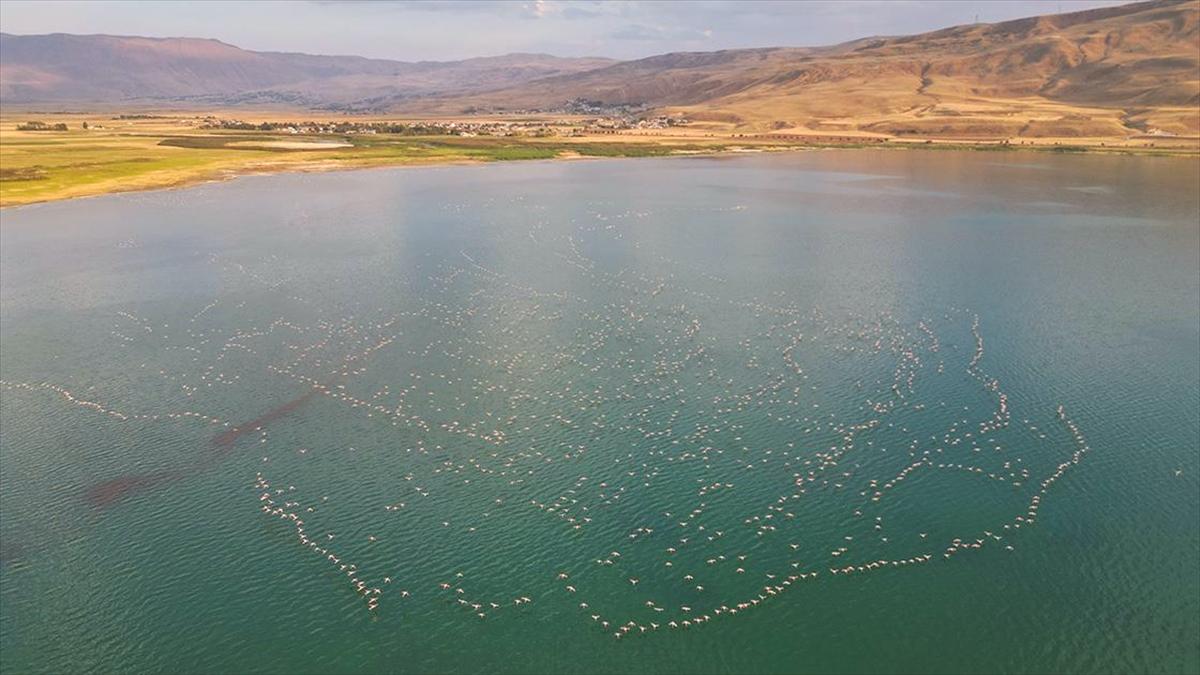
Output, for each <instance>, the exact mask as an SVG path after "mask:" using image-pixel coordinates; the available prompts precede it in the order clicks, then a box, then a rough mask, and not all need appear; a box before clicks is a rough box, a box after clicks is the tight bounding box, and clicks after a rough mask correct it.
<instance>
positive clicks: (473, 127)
mask: <svg viewBox="0 0 1200 675" xmlns="http://www.w3.org/2000/svg"><path fill="white" fill-rule="evenodd" d="M684 124H687V120H686V119H684V118H681V117H670V116H666V115H659V116H654V117H636V116H632V115H616V116H606V117H597V118H593V119H584V120H578V119H575V120H569V119H558V120H544V119H542V120H533V119H511V120H488V121H483V120H480V121H469V120H422V121H406V122H373V121H348V120H341V121H337V122H247V121H244V120H237V119H219V118H216V117H205V118H203V119H202V120H201V121H200V124H199V127H200V128H201V129H233V130H238V131H269V132H273V133H284V134H338V135H353V134H399V135H405V136H464V137H472V136H533V137H545V136H576V135H582V134H584V133H615V132H616V131H618V130H624V129H666V128H668V127H673V126H680V125H684Z"/></svg>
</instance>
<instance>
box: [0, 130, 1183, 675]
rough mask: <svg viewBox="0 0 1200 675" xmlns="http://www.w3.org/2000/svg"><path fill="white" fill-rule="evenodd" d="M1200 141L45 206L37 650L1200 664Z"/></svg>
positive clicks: (7, 245)
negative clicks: (1166, 147)
mask: <svg viewBox="0 0 1200 675" xmlns="http://www.w3.org/2000/svg"><path fill="white" fill-rule="evenodd" d="M1198 186H1200V164H1198V163H1197V162H1196V161H1195V159H1193V158H1186V159H1171V158H1153V157H1119V156H1104V155H1084V156H1075V155H1066V154H1064V155H1057V154H1048V153H1020V152H949V151H947V152H934V151H873V150H863V151H828V152H819V151H818V152H804V153H788V154H770V155H744V156H721V157H704V158H673V159H637V160H602V161H577V162H571V161H555V162H529V163H505V164H493V165H480V166H455V167H434V168H411V169H384V170H369V171H357V172H337V173H325V174H297V175H277V176H255V177H246V178H240V179H237V180H234V181H230V182H225V183H219V184H206V185H202V186H198V187H193V188H188V189H181V190H172V191H161V192H147V193H130V194H124V195H111V196H105V197H100V198H92V199H84V200H76V201H69V202H61V203H52V204H43V205H35V206H29V207H22V208H15V209H9V210H5V211H4V212H3V215H2V219H3V227H2V228H0V421H2V425H0V467H2V471H0V516H2V517H0V557H2V558H3V562H2V563H0V661H2V665H3V669H4V670H5V671H6V672H68V671H89V672H116V671H124V672H148V671H178V672H247V673H254V672H264V673H266V672H311V673H331V672H379V671H388V672H414V673H415V672H447V673H453V672H486V673H523V672H566V673H593V672H614V673H620V672H648V673H709V672H711V673H734V672H822V673H825V672H861V671H874V672H897V673H907V672H916V671H922V672H946V673H950V672H980V673H983V672H989V673H990V672H1114V673H1117V672H1130V671H1134V672H1180V673H1183V672H1197V671H1198V670H1200V574H1198V572H1197V570H1198V569H1200V412H1198V411H1200V189H1198Z"/></svg>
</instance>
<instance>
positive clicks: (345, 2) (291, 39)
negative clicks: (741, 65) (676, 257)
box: [0, 0, 1123, 61]
mask: <svg viewBox="0 0 1200 675" xmlns="http://www.w3.org/2000/svg"><path fill="white" fill-rule="evenodd" d="M1119 4H1123V2H1122V0H975V1H971V0H830V1H818V0H812V1H806V2H786V1H782V0H708V1H702V0H669V1H667V2H660V1H656V0H645V1H633V0H631V1H617V0H613V1H609V2H601V1H598V0H578V1H567V0H513V1H511V2H508V1H504V0H474V1H469V0H461V1H458V2H441V1H433V0H408V1H404V2H400V1H390V0H253V1H236V0H206V1H204V2H186V1H182V0H134V1H125V0H119V1H109V0H57V1H49V0H38V1H30V0H3V2H2V3H0V31H3V32H6V33H17V34H37V33H84V34H87V33H107V34H110V35H143V36H150V37H205V38H216V39H218V40H222V41H224V42H228V43H230V44H233V45H237V46H238V47H242V48H245V49H253V50H258V51H288V52H306V53H310V54H354V55H358V56H369V57H374V58H387V59H399V60H403V61H420V60H436V61H445V60H456V59H463V58H470V57H474V56H496V55H500V54H507V53H511V52H538V53H547V54H554V55H557V56H607V57H611V58H619V59H632V58H640V57H644V56H651V55H654V54H662V53H666V52H675V51H712V50H718V49H733V48H743V47H777V46H789V47H801V46H818V45H829V44H835V43H838V42H844V41H846V40H852V39H855V38H860V37H867V36H872V35H904V34H911V33H920V32H924V31H928V30H935V29H938V28H944V27H946V26H953V25H958V24H964V23H973V22H974V21H975V20H976V18H978V20H979V21H981V22H993V21H1003V20H1007V19H1015V18H1020V17H1023V16H1031V15H1035V14H1052V13H1056V12H1059V11H1063V12H1069V11H1077V10H1082V9H1090V8H1093V7H1102V6H1111V5H1119ZM2 57H3V55H0V58H2Z"/></svg>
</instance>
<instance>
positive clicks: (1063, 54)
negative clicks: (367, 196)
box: [394, 0, 1200, 137]
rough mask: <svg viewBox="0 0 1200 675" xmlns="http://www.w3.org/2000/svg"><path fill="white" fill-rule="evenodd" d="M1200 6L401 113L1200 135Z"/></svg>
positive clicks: (1091, 15) (935, 37)
mask: <svg viewBox="0 0 1200 675" xmlns="http://www.w3.org/2000/svg"><path fill="white" fill-rule="evenodd" d="M1198 26H1200V3H1198V2H1196V1H1195V0H1191V1H1188V0H1159V1H1157V2H1146V3H1137V4H1130V5H1123V6H1118V7H1111V8H1105V9H1097V10H1090V11H1083V12H1074V13H1069V14H1059V15H1052V16H1038V17H1031V18H1027V19H1020V20H1016V21H1007V22H1004V23H996V24H975V25H969V26H958V27H953V28H947V29H944V30H939V31H935V32H931V33H924V34H920V35H912V36H905V37H880V38H867V39H861V40H856V41H853V42H849V43H845V44H841V45H835V46H832V47H821V48H811V49H799V48H776V49H747V50H731V51H722V52H710V53H680V54H666V55H662V56H655V57H651V58H647V59H641V60H637V61H628V62H622V63H617V64H613V65H610V66H608V67H605V68H599V69H595V70H589V71H587V72H583V73H573V74H569V75H560V76H555V77H549V78H544V79H540V80H536V81H533V82H527V83H524V84H521V85H518V86H515V87H507V88H503V89H500V90H498V91H492V92H487V93H483V94H476V95H471V96H452V97H434V98H431V99H424V100H420V101H399V100H397V101H395V102H394V105H395V107H396V108H397V109H399V110H406V111H417V110H425V111H431V110H440V111H443V112H451V111H459V110H462V109H464V108H467V107H472V108H483V109H492V110H505V109H529V108H546V107H553V106H555V105H557V104H559V103H560V102H561V101H563V100H566V99H574V98H583V99H588V100H593V101H598V102H603V103H607V104H635V105H645V106H649V107H652V108H657V109H660V110H664V111H667V112H673V113H677V114H684V115H687V116H689V117H691V118H693V119H701V120H714V121H724V122H727V123H729V124H731V125H732V126H735V127H738V128H743V129H746V128H750V129H757V130H777V131H779V132H781V133H787V132H792V133H828V132H831V131H835V132H837V133H878V134H885V135H905V134H911V135H948V136H959V137H996V136H1021V135H1028V136H1064V137H1071V136H1095V137H1103V136H1121V135H1127V134H1129V133H1139V132H1142V133H1150V132H1169V133H1177V134H1189V135H1194V134H1197V133H1200V112H1198V107H1200V28H1198Z"/></svg>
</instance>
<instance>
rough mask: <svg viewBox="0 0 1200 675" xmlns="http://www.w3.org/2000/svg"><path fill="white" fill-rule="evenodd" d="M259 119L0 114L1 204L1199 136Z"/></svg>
mask: <svg viewBox="0 0 1200 675" xmlns="http://www.w3.org/2000/svg"><path fill="white" fill-rule="evenodd" d="M243 114H244V113H243ZM258 117H260V118H261V120H252V121H250V122H245V123H241V122H239V125H240V126H239V128H236V129H230V128H227V126H222V125H214V124H213V122H212V121H213V120H214V119H216V118H215V117H213V115H212V114H205V115H188V114H163V115H151V114H125V115H114V114H112V113H106V114H87V113H57V114H47V113H42V114H40V115H39V114H37V113H26V114H20V115H4V116H2V117H0V207H10V206H20V205H26V204H35V203H40V202H49V201H58V200H62V199H71V198H77V197H91V196H98V195H103V194H110V193H116V192H131V191H142V190H155V189H168V188H179V187H186V186H190V185H195V184H199V183H205V182H212V181H218V180H227V179H232V178H236V177H238V176H244V175H260V174H268V173H284V172H316V171H331V170H349V169H363V168H382V167H401V166H421V165H434V164H463V163H486V162H497V161H517V160H553V159H583V158H603V157H609V158H613V157H674V156H696V155H717V154H736V153H748V152H780V151H800V150H818V149H855V148H873V149H892V150H911V149H921V150H973V151H994V152H1013V151H1022V150H1025V151H1037V152H1057V153H1110V154H1138V155H1161V156H1186V157H1196V156H1198V155H1200V138H1192V137H1173V136H1140V137H1127V138H1017V139H1011V138H1008V139H1006V138H933V137H930V138H925V137H912V136H905V137H885V136H880V135H870V134H846V135H839V136H834V135H830V134H827V133H822V132H820V131H813V132H812V133H796V132H795V131H794V130H789V132H788V133H786V134H779V133H772V132H746V131H741V130H738V129H736V128H732V127H726V126H722V125H719V124H707V125H704V124H700V125H696V124H690V125H680V126H667V127H665V128H649V129H623V130H617V129H596V128H594V127H592V128H589V127H588V126H587V125H586V124H585V123H584V122H583V121H582V120H571V119H553V120H547V119H538V118H535V117H519V118H516V117H514V118H464V119H459V120H452V119H448V118H442V119H438V120H435V121H414V120H408V121H405V122H381V121H380V119H378V118H366V117H363V118H359V117H343V118H340V119H337V120H335V121H331V122H324V123H311V122H305V123H301V122H282V123H281V122H277V121H271V122H268V121H267V120H278V119H280V115H279V114H274V115H266V114H261V115H258ZM289 117H295V115H291V116H289ZM285 119H286V117H285ZM313 124H316V125H317V126H315V127H313V126H306V125H313Z"/></svg>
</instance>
